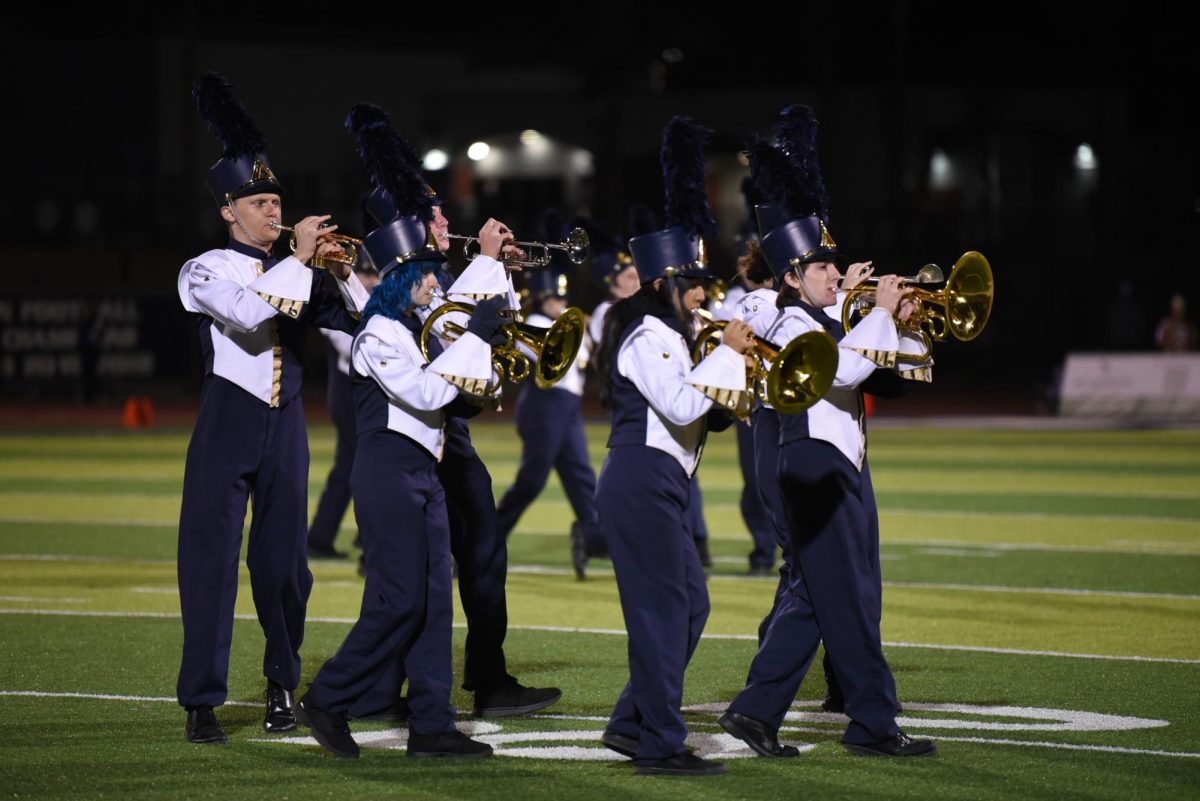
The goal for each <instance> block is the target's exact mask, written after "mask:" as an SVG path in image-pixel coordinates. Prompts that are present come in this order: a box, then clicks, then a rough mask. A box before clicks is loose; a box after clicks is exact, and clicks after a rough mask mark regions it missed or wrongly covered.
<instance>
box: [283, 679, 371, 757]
mask: <svg viewBox="0 0 1200 801" xmlns="http://www.w3.org/2000/svg"><path fill="white" fill-rule="evenodd" d="M296 719H297V720H298V721H300V722H301V723H303V724H304V725H305V726H307V727H308V728H309V729H311V730H312V736H313V737H314V738H315V739H316V741H317V742H318V743H320V744H321V746H322V747H323V748H324V749H325V750H326V751H329V752H331V753H332V754H333V755H334V756H339V757H342V758H344V759H358V743H356V742H354V738H353V737H351V736H350V726H349V725H347V723H346V716H345V714H343V713H334V712H326V711H325V710H323V709H318V708H317V707H315V706H313V705H312V704H311V703H309V700H308V696H307V695H305V696H304V697H303V698H301V699H300V703H299V705H298V706H297V707H296Z"/></svg>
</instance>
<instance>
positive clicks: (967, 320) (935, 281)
mask: <svg viewBox="0 0 1200 801" xmlns="http://www.w3.org/2000/svg"><path fill="white" fill-rule="evenodd" d="M930 268H932V270H931V269H930ZM905 280H906V281H911V283H914V284H916V285H917V286H916V287H915V288H914V289H913V293H912V295H910V297H912V298H913V299H914V300H916V301H917V304H918V309H917V311H916V312H915V313H914V314H913V316H912V317H910V318H909V319H908V320H907V321H906V322H903V323H901V322H899V321H897V322H896V327H897V328H900V329H901V330H905V331H908V332H910V333H913V334H915V335H917V336H919V337H920V339H921V341H922V342H923V343H924V346H925V347H924V351H923V352H922V353H920V354H918V355H915V356H910V355H905V354H898V355H897V356H896V360H897V361H900V362H904V363H911V364H920V363H921V362H924V361H927V360H928V359H929V355H930V353H932V351H933V342H934V340H937V341H939V342H940V341H942V340H944V339H945V338H946V334H947V332H949V333H950V334H953V335H954V338H955V339H957V340H959V341H961V342H969V341H970V340H972V339H974V338H975V337H977V336H979V334H980V332H981V331H983V329H984V327H985V326H987V322H988V317H989V316H991V313H992V300H993V296H994V294H995V287H994V283H993V280H992V267H991V265H990V264H988V260H987V259H985V258H984V257H983V254H982V253H979V252H978V251H974V250H970V251H967V252H966V253H964V254H963V255H962V257H960V258H959V260H958V261H957V262H955V264H954V269H952V270H951V271H950V277H949V278H947V279H946V280H945V281H944V282H943V281H942V271H941V269H940V268H939V267H938V266H937V265H936V264H927V265H925V266H924V267H922V268H921V272H919V273H918V274H917V275H916V276H914V277H913V278H912V279H907V278H906V279H905ZM877 286H878V281H877V280H876V279H868V280H867V281H864V282H863V284H862V285H860V286H856V287H854V288H853V289H850V290H847V292H846V299H845V301H844V302H843V304H842V325H843V326H844V327H845V329H846V330H847V331H849V330H850V329H851V327H852V326H853V325H854V324H855V323H857V322H859V321H860V320H862V318H863V317H865V316H866V315H868V314H870V312H871V310H872V309H873V308H874V306H875V290H876V287H877ZM939 308H940V309H941V310H939Z"/></svg>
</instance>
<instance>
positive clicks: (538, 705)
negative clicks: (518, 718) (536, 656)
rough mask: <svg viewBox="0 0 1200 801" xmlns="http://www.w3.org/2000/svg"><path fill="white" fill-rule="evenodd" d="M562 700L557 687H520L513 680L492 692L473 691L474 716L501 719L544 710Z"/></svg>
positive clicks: (560, 691) (560, 692)
mask: <svg viewBox="0 0 1200 801" xmlns="http://www.w3.org/2000/svg"><path fill="white" fill-rule="evenodd" d="M560 698H562V690H560V689H558V688H557V687H522V686H521V685H520V684H519V683H517V680H516V679H513V680H512V681H511V683H509V684H502V685H500V686H499V687H497V688H495V689H492V690H476V691H475V716H476V717H480V718H502V717H508V716H510V715H527V714H529V713H530V712H537V711H538V710H539V709H545V708H546V707H548V706H550V705H551V704H553V703H555V702H557V701H558V699H560Z"/></svg>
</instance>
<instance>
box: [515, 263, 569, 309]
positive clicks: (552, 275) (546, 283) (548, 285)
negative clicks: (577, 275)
mask: <svg viewBox="0 0 1200 801" xmlns="http://www.w3.org/2000/svg"><path fill="white" fill-rule="evenodd" d="M567 283H568V282H567V274H566V273H562V272H558V271H556V270H553V269H548V270H534V271H531V272H530V273H529V278H528V280H527V281H526V282H525V287H526V289H528V290H529V296H530V298H532V299H533V301H534V302H537V301H540V300H544V299H545V298H549V297H560V298H565V297H566V296H567Z"/></svg>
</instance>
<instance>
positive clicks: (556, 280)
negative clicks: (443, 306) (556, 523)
mask: <svg viewBox="0 0 1200 801" xmlns="http://www.w3.org/2000/svg"><path fill="white" fill-rule="evenodd" d="M547 217H548V221H547V228H548V229H549V230H547V236H548V237H549V238H550V239H551V241H553V240H554V239H556V238H558V237H559V236H560V234H561V231H559V230H558V228H559V227H560V226H559V225H558V224H557V223H558V222H560V221H561V220H560V218H559V217H558V216H557V215H556V214H553V215H547ZM528 289H529V290H530V296H531V301H532V304H531V305H532V313H531V314H530V315H529V317H528V318H527V320H526V322H527V323H528V324H529V325H532V326H537V327H539V328H542V329H545V330H549V329H550V327H551V326H552V325H553V324H554V321H555V320H557V319H558V318H559V316H560V315H561V314H562V313H563V312H564V311H566V310H567V275H566V273H565V272H557V271H556V270H549V269H547V270H538V271H535V272H533V273H531V274H530V275H529V281H528ZM526 356H528V357H529V358H533V357H534V354H533V353H532V352H527V353H526ZM587 360H588V347H587V343H586V342H584V343H583V346H582V347H581V348H580V350H579V355H578V356H577V357H576V359H575V364H573V365H572V366H571V367H570V369H569V370H568V371H567V373H566V375H565V376H564V377H563V378H562V379H561V380H560V381H558V383H556V384H554V386H551V387H548V388H546V389H542V388H540V387H539V386H537V384H536V382H534V381H526V382H525V384H524V386H522V388H521V394H520V395H518V396H517V405H516V414H515V417H516V423H517V434H518V435H519V436H520V437H521V463H520V466H519V467H518V468H517V475H516V478H515V479H514V480H513V483H512V485H511V486H510V487H509V488H508V489H507V490H506V491H505V493H504V495H503V497H501V499H500V503H499V504H498V505H497V507H496V514H497V515H498V516H499V518H500V530H501V531H502V532H503V534H504V536H505V537H508V535H509V534H511V533H512V530H513V529H514V528H515V527H516V525H517V521H518V520H520V518H521V515H523V514H524V513H525V510H526V509H528V508H529V506H530V504H532V503H533V501H534V499H536V498H537V496H538V494H539V493H541V491H542V489H543V488H544V487H545V486H546V479H547V478H549V476H550V471H551V470H552V469H553V470H555V471H557V473H558V477H559V480H560V481H561V482H562V486H563V492H565V493H566V495H567V500H568V501H569V502H570V504H571V509H572V510H573V511H574V512H575V521H574V522H573V523H572V524H571V563H572V566H573V567H574V570H575V577H576V578H578V579H580V580H582V579H584V578H585V577H586V568H587V560H588V557H589V555H600V554H604V553H607V549H606V548H605V547H604V535H603V534H602V533H601V531H600V518H599V515H598V514H597V512H596V501H595V494H596V474H595V472H594V471H593V470H592V464H591V461H590V460H589V459H588V452H587V439H586V438H585V437H584V433H583V414H582V411H581V403H582V399H583V384H584V369H585V367H586V365H587Z"/></svg>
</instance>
